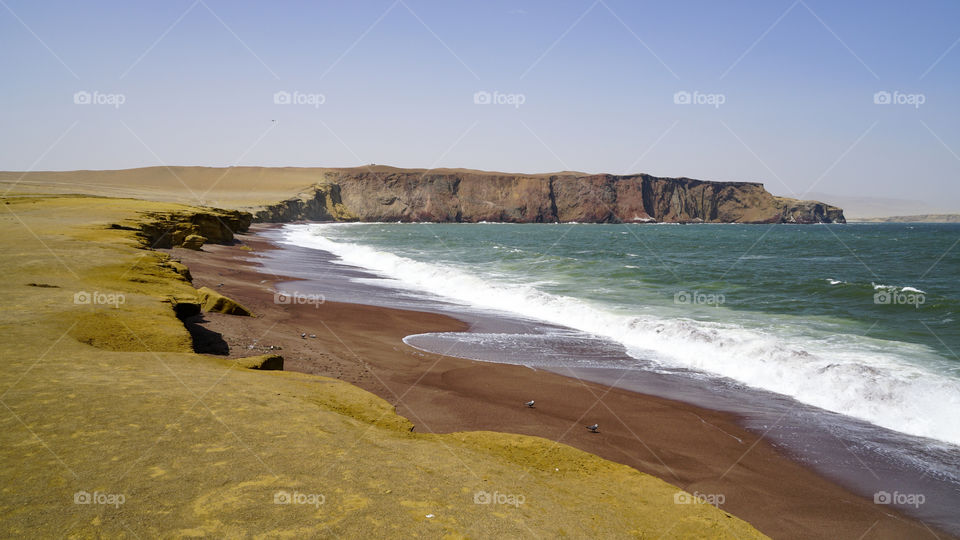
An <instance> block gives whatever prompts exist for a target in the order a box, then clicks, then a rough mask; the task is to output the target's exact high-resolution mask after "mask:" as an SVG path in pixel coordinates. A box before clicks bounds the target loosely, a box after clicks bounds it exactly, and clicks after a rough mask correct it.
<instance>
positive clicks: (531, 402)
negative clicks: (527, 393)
mask: <svg viewBox="0 0 960 540" xmlns="http://www.w3.org/2000/svg"><path fill="white" fill-rule="evenodd" d="M533 404H534V401H533V400H532V399H531V400H530V401H528V402H526V403H524V405H526V406H527V407H530V408H531V409H532V408H533Z"/></svg>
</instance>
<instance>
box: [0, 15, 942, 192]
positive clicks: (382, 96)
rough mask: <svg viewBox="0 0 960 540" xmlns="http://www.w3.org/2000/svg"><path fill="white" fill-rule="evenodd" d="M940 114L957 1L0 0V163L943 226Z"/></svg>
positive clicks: (18, 166)
mask: <svg viewBox="0 0 960 540" xmlns="http://www.w3.org/2000/svg"><path fill="white" fill-rule="evenodd" d="M958 120H960V2H957V1H956V0H945V1H911V2H907V1H902V2H886V1H869V2H867V1H864V2H855V1H843V2H835V1H820V0H803V1H800V0H796V1H794V0H785V1H780V0H762V1H749V0H740V1H725V2H717V1H715V0H714V1H682V0H679V1H669V2H666V1H664V2H646V1H637V0H632V1H621V0H577V1H542V2H534V1H520V0H510V1H506V0H505V1H500V0H487V1H483V2H467V1H462V2H461V1H452V0H447V1H421V0H386V1H374V0H369V1H356V2H342V1H337V2H281V1H270V2H268V1H262V2H247V1H226V0H223V1H221V0H165V1H155V2H148V1H144V2H128V1H115V2H107V1H105V2H97V1H92V2H74V1H62V2H61V1H37V0H0V125H2V126H3V129H2V130H0V170H17V171H25V170H73V169H119V168H129V167H144V166H155V165H207V166H233V165H262V166H331V167H332V166H357V165H363V164H369V163H377V164H386V165H393V166H398V167H467V168H474V169H485V170H499V171H508V172H548V171H559V170H576V171H584V172H589V173H597V172H610V173H618V174H625V173H637V172H645V173H649V174H653V175H657V176H686V177H691V178H700V179H705V180H721V181H755V182H763V183H764V184H765V185H766V187H767V189H768V190H770V191H771V192H773V193H774V194H777V195H784V196H791V197H800V198H803V196H805V195H807V194H809V193H815V194H818V195H824V194H825V195H827V196H830V195H836V196H843V197H845V198H849V197H858V196H859V197H874V198H889V199H909V200H911V201H921V202H922V203H924V204H927V205H930V208H931V209H936V210H942V211H960V121H958ZM828 202H829V201H828Z"/></svg>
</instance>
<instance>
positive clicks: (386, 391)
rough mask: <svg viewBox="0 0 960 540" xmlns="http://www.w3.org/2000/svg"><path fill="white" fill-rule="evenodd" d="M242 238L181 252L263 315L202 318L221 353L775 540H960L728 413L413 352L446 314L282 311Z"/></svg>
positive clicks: (318, 308) (428, 427)
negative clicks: (552, 455) (606, 464)
mask: <svg viewBox="0 0 960 540" xmlns="http://www.w3.org/2000/svg"><path fill="white" fill-rule="evenodd" d="M240 240H241V242H242V243H243V246H240V245H235V246H205V247H204V251H203V252H192V251H189V250H183V249H179V248H178V249H175V250H173V254H174V256H175V257H178V258H180V259H181V260H183V262H185V263H186V264H188V266H189V267H190V270H191V273H192V274H193V278H194V285H195V286H196V287H201V286H209V287H214V288H217V289H218V290H220V291H221V292H222V293H224V294H226V295H228V296H230V297H232V298H234V299H236V300H238V301H239V302H241V303H242V304H244V305H245V306H247V307H248V308H250V309H251V310H252V311H253V312H254V313H255V314H256V317H255V318H246V317H230V316H224V315H218V314H204V315H203V321H201V322H200V323H199V324H197V325H194V332H195V337H197V338H199V341H200V342H202V343H203V344H204V347H205V348H207V350H209V351H213V350H218V351H219V352H221V353H222V352H227V353H228V354H229V356H231V357H241V356H249V355H252V354H261V353H262V351H270V346H273V347H274V348H275V349H274V350H276V347H280V348H281V349H280V350H279V351H278V352H279V353H280V354H282V355H283V356H284V359H285V369H287V370H295V371H302V372H306V373H315V374H320V375H326V376H332V377H337V378H340V379H343V380H345V381H348V382H351V383H353V384H356V385H358V386H360V387H361V388H364V389H366V390H368V391H371V392H373V393H375V394H377V395H379V396H381V397H383V398H384V399H386V400H388V401H389V402H391V403H393V404H394V405H395V406H396V408H397V411H398V412H399V413H400V414H401V415H404V416H406V417H407V418H409V419H410V420H411V421H412V422H413V423H414V424H415V425H416V429H417V430H418V431H423V432H438V433H441V432H452V431H472V430H493V431H504V432H513V433H522V434H527V435H536V436H540V437H544V438H547V439H550V440H554V441H558V442H561V443H564V444H568V445H571V446H574V447H577V448H580V449H583V450H586V451H589V452H592V453H594V454H597V455H600V456H602V457H604V458H607V459H610V460H612V461H616V462H619V463H624V464H627V465H630V466H632V467H634V468H636V469H638V470H640V471H642V472H646V473H649V474H653V475H655V476H657V477H659V478H662V479H664V480H666V481H668V482H670V483H672V484H674V485H677V486H679V487H681V488H683V489H685V490H687V491H688V492H690V493H698V494H702V495H704V496H706V497H708V498H712V499H713V500H720V499H721V498H722V500H723V503H722V504H721V505H720V506H721V508H723V509H725V510H727V511H729V512H731V513H733V514H735V515H737V516H738V517H740V518H742V519H745V520H747V521H748V522H750V523H751V524H753V525H754V526H755V527H757V528H758V529H759V530H761V531H762V532H764V533H766V534H768V535H770V536H772V537H774V538H851V539H855V538H925V537H926V538H935V537H940V538H945V537H949V536H947V535H945V534H944V533H942V532H940V531H936V529H934V528H932V527H927V526H926V525H924V524H923V523H921V522H918V521H916V520H913V519H910V518H908V517H905V516H903V515H902V514H900V513H899V512H898V511H896V510H894V509H892V508H890V507H887V506H882V505H875V504H874V503H873V501H872V500H868V499H866V498H864V497H861V496H859V495H856V494H854V493H852V492H850V491H849V490H847V489H845V488H844V487H842V486H839V485H837V484H835V483H833V482H831V481H830V480H828V479H826V478H824V477H822V476H820V475H818V474H817V473H815V472H814V471H812V470H810V469H808V468H806V467H804V466H803V465H801V464H799V463H797V462H795V461H793V460H791V459H790V458H788V457H787V456H785V455H784V454H782V453H781V452H780V451H778V450H777V449H776V448H775V447H773V446H772V445H770V444H769V443H768V442H767V441H766V440H764V439H763V438H762V437H761V436H760V435H759V434H758V433H754V432H752V431H748V430H746V429H744V428H743V427H741V426H740V424H739V423H738V418H737V417H736V416H734V415H731V414H729V413H723V412H718V411H713V410H709V409H706V408H701V407H696V406H693V405H688V404H685V403H681V402H677V401H672V400H668V399H663V398H659V397H655V396H649V395H645V394H640V393H636V392H631V391H628V390H624V389H620V388H615V387H611V386H606V385H603V384H598V383H592V382H586V381H582V380H578V379H574V378H569V377H565V376H562V375H558V374H555V373H551V372H548V371H544V370H534V369H531V368H528V367H523V366H515V365H505V364H491V363H484V362H475V361H470V360H464V359H460V358H452V357H446V356H441V355H435V354H429V353H424V352H421V351H419V350H417V349H415V348H413V347H410V346H408V345H406V344H404V343H403V341H402V340H403V338H404V337H405V336H408V335H410V334H417V333H424V332H440V331H465V330H467V328H468V326H469V325H468V324H467V323H466V322H463V321H460V320H456V319H454V318H451V317H448V316H445V315H441V314H436V313H425V312H418V311H409V310H399V309H390V308H383V307H375V306H369V305H362V304H351V303H337V302H324V303H322V304H309V303H308V304H298V303H290V304H278V303H276V302H275V298H274V292H273V290H274V289H273V287H274V286H275V285H276V284H278V283H282V282H288V281H290V280H291V278H290V277H288V276H277V275H271V274H269V273H263V272H262V270H261V269H259V268H258V267H257V265H256V264H255V263H252V262H249V259H251V258H252V257H253V256H254V255H255V254H256V252H257V251H261V252H262V251H265V250H270V249H273V246H272V245H271V244H270V243H269V242H267V241H266V240H264V239H263V238H260V237H258V236H257V235H255V234H250V235H242V236H240ZM244 248H247V249H244ZM251 250H252V251H251ZM221 284H222V285H221ZM301 333H305V334H307V337H306V338H302V337H301ZM311 336H316V337H311ZM530 399H535V400H536V407H535V408H533V409H530V408H527V407H524V406H523V403H524V402H525V401H527V400H530ZM592 423H599V424H600V426H601V429H600V433H599V434H593V433H590V432H589V431H587V430H586V429H584V426H585V425H587V424H592ZM934 531H936V534H935V533H934Z"/></svg>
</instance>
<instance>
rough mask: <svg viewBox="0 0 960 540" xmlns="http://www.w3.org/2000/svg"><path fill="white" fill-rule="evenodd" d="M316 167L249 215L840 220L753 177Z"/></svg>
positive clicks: (832, 211)
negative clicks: (283, 195) (299, 185)
mask: <svg viewBox="0 0 960 540" xmlns="http://www.w3.org/2000/svg"><path fill="white" fill-rule="evenodd" d="M319 176H320V178H318V181H317V183H316V184H315V185H314V186H312V187H311V188H309V189H306V190H304V191H302V192H300V193H299V194H297V196H296V197H294V198H292V199H288V200H285V201H283V202H280V203H277V204H274V205H269V206H266V207H261V208H259V209H256V210H255V220H256V221H263V222H289V221H298V220H312V221H403V222H411V221H431V222H466V223H475V222H480V221H498V222H511V223H554V222H584V223H624V222H627V223H630V222H637V223H645V222H669V223H845V219H844V217H843V210H841V209H840V208H837V207H835V206H830V205H827V204H824V203H820V202H816V201H799V200H796V199H788V198H783V197H775V196H773V195H771V194H770V193H769V192H767V190H766V189H764V187H763V184H759V183H753V182H709V181H703V180H694V179H690V178H659V177H655V176H650V175H646V174H637V175H628V176H617V175H611V174H596V175H585V174H579V173H558V174H551V175H523V174H503V173H487V172H481V171H463V170H449V169H437V170H404V169H392V168H387V170H384V168H379V167H378V170H369V171H364V170H362V169H325V170H323V172H322V173H321V174H320V175H319Z"/></svg>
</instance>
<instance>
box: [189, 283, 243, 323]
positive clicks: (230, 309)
mask: <svg viewBox="0 0 960 540" xmlns="http://www.w3.org/2000/svg"><path fill="white" fill-rule="evenodd" d="M197 296H198V298H199V299H200V308H201V309H203V311H212V312H214V313H224V314H227V315H241V316H244V317H250V316H252V315H253V314H252V313H251V312H250V310H249V309H247V308H245V307H243V306H242V305H240V303H239V302H237V301H236V300H233V299H230V298H227V297H226V296H224V295H222V294H220V293H218V292H217V291H215V290H213V289H211V288H209V287H200V288H199V289H197Z"/></svg>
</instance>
